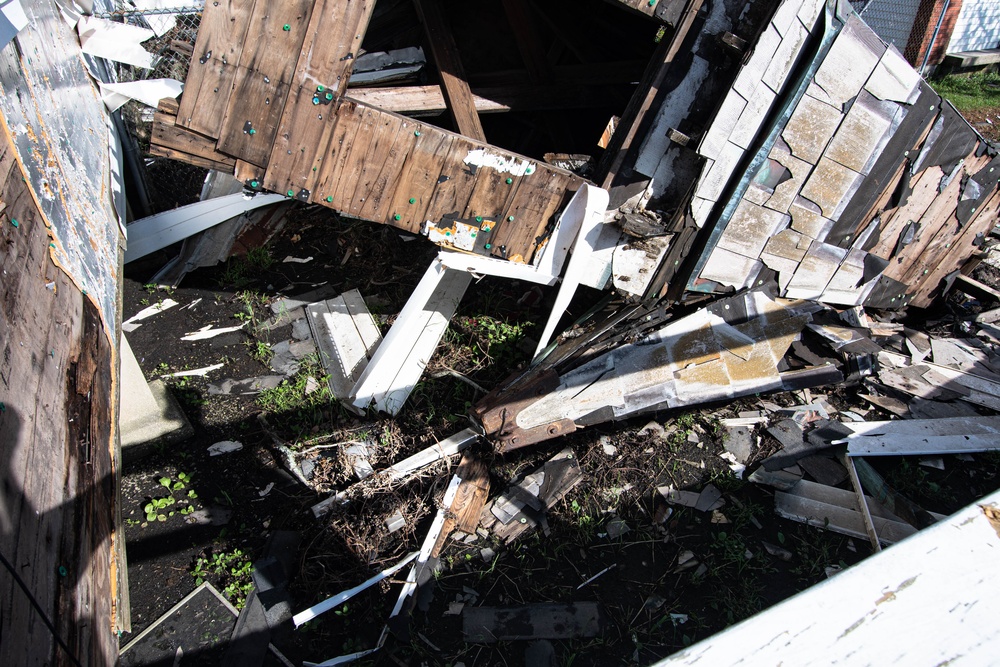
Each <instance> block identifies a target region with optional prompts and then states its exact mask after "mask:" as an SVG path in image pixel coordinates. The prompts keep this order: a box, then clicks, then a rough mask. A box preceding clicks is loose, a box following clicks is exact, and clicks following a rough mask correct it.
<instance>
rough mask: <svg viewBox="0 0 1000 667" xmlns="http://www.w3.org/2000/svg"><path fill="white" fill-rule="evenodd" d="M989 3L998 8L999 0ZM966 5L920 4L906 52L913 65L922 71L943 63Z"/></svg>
mask: <svg viewBox="0 0 1000 667" xmlns="http://www.w3.org/2000/svg"><path fill="white" fill-rule="evenodd" d="M986 2H988V3H992V4H997V3H998V0H986ZM964 4H965V3H964V2H963V0H950V2H949V0H922V1H921V3H920V9H918V10H917V20H916V23H915V24H914V26H913V32H911V33H910V42H909V44H907V45H906V50H905V51H904V52H903V55H904V56H905V57H906V60H907V61H908V62H909V63H910V64H911V65H913V66H914V67H916V68H917V69H918V70H920V69H921V68H922V66H923V65H924V63H925V62H926V64H927V67H929V68H930V67H933V66H934V65H937V64H938V63H940V62H941V61H942V60H944V56H945V53H947V52H948V42H949V40H950V39H951V37H950V36H951V34H952V30H953V29H954V28H955V25H956V23H957V22H958V17H959V15H960V14H961V13H962V7H963V5H964ZM942 15H943V16H942ZM938 21H940V26H939V25H938Z"/></svg>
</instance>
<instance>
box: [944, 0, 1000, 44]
mask: <svg viewBox="0 0 1000 667" xmlns="http://www.w3.org/2000/svg"><path fill="white" fill-rule="evenodd" d="M943 30H944V28H943V27H942V32H943ZM998 46H1000V0H964V1H963V2H962V10H961V12H960V13H959V15H958V19H957V20H956V21H955V27H954V29H953V30H952V33H951V39H950V40H949V41H948V48H947V50H946V53H957V52H959V51H977V50H979V49H995V48H997V47H998Z"/></svg>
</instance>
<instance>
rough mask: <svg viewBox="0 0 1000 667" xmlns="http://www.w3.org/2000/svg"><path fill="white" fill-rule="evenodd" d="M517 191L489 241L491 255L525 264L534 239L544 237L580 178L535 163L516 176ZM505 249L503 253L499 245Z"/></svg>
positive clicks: (533, 247)
mask: <svg viewBox="0 0 1000 667" xmlns="http://www.w3.org/2000/svg"><path fill="white" fill-rule="evenodd" d="M514 182H515V183H517V191H516V192H515V193H514V197H513V199H512V200H511V202H510V204H509V205H508V206H507V208H506V210H505V211H504V212H503V213H502V214H501V220H500V225H499V228H498V229H497V230H494V233H493V236H492V238H491V239H490V242H491V243H492V245H493V248H492V253H493V255H494V256H497V257H503V256H504V254H505V255H506V257H504V258H505V259H508V258H509V259H510V260H511V261H517V262H523V263H528V262H530V261H531V260H532V257H533V255H534V250H535V248H536V246H537V240H538V239H539V238H542V237H543V236H545V232H546V229H547V228H548V227H550V225H552V224H553V221H554V216H555V214H556V212H557V211H558V210H559V208H560V207H561V206H562V203H563V201H564V199H565V200H568V199H569V197H570V195H571V193H572V192H573V191H575V190H577V189H578V188H579V187H580V183H581V181H580V180H579V179H578V178H576V177H574V176H572V175H570V174H567V173H565V172H558V171H556V170H555V169H552V168H550V167H547V166H545V165H537V167H536V169H535V171H534V173H532V174H530V175H527V176H521V177H519V178H517V177H516V178H515V179H514ZM504 247H506V249H507V252H506V253H503V252H502V248H504Z"/></svg>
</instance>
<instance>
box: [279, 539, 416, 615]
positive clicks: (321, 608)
mask: <svg viewBox="0 0 1000 667" xmlns="http://www.w3.org/2000/svg"><path fill="white" fill-rule="evenodd" d="M417 554H418V552H416V551H414V552H413V553H411V554H409V555H408V556H407V557H406V558H404V559H403V560H401V561H399V562H398V563H396V564H395V565H393V566H392V567H389V568H386V569H385V570H382V571H381V572H379V573H378V574H376V575H375V576H374V577H371V578H370V579H368V580H367V581H365V582H364V583H361V584H358V585H357V586H355V587H354V588H349V589H347V590H346V591H343V592H341V593H338V594H336V595H334V596H333V597H329V598H327V599H326V600H323V601H322V602H319V603H317V604H314V605H313V606H311V607H309V608H308V609H306V610H305V611H300V612H299V613H297V614H295V616H292V623H294V624H295V627H299V626H300V625H302V624H303V623H308V622H309V621H311V620H312V619H314V618H316V617H317V616H319V615H320V614H322V613H323V612H326V611H329V610H330V609H333V608H334V607H336V606H337V605H339V604H343V603H344V602H346V601H347V600H350V599H351V598H352V597H354V596H355V595H357V594H358V593H360V592H362V591H365V590H368V589H369V588H371V587H372V586H374V585H375V584H377V583H378V582H380V581H382V580H383V579H385V578H387V577H391V576H392V575H394V574H396V573H397V572H399V571H400V570H402V569H403V568H404V567H406V566H407V565H408V564H409V563H410V561H412V560H413V559H414V558H416V557H417Z"/></svg>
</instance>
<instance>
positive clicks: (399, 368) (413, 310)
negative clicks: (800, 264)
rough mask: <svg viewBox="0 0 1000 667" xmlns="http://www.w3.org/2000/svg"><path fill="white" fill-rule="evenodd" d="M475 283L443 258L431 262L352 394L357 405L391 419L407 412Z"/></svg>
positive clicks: (352, 400)
mask: <svg viewBox="0 0 1000 667" xmlns="http://www.w3.org/2000/svg"><path fill="white" fill-rule="evenodd" d="M471 282H472V276H471V275H470V274H468V273H464V272H462V271H454V270H451V269H448V268H446V267H445V266H444V263H443V262H442V261H441V258H440V257H437V258H435V259H434V261H433V262H431V265H430V266H429V267H428V268H427V271H426V272H425V273H424V276H423V278H421V279H420V282H419V283H417V287H416V288H415V289H414V290H413V294H412V295H411V296H410V298H409V300H408V301H407V302H406V305H405V306H403V310H402V311H400V313H399V316H398V317H396V321H395V323H394V324H393V325H392V328H391V329H389V333H388V334H386V336H385V338H384V339H383V341H382V342H381V343H380V344H379V346H378V349H377V350H375V354H374V355H373V356H372V358H371V361H369V362H368V366H367V367H366V368H365V370H364V372H363V373H362V374H361V378H360V379H359V380H358V382H357V384H355V386H354V388H353V389H352V390H351V399H350V400H351V402H352V403H353V404H354V406H355V407H358V408H361V409H362V410H364V409H367V408H369V407H374V408H375V409H376V410H379V411H381V412H387V413H389V414H390V415H396V414H397V413H398V412H399V411H400V410H401V409H402V407H403V404H404V403H405V402H406V399H407V398H408V397H409V395H410V392H411V391H413V388H414V387H415V386H416V385H417V382H419V381H420V376H421V375H422V374H423V372H424V368H425V367H426V366H427V362H428V361H430V358H431V356H433V354H434V350H436V349H437V346H438V343H439V342H440V341H441V337H442V336H444V332H445V330H446V329H447V328H448V323H449V322H450V321H451V318H452V317H454V315H455V311H456V310H457V309H458V304H459V302H460V301H461V300H462V297H463V296H464V295H465V290H466V289H468V287H469V283H471Z"/></svg>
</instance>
